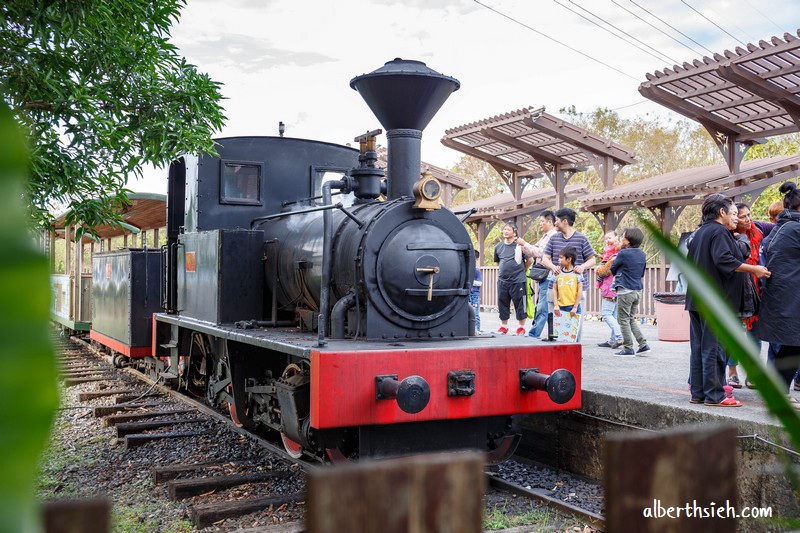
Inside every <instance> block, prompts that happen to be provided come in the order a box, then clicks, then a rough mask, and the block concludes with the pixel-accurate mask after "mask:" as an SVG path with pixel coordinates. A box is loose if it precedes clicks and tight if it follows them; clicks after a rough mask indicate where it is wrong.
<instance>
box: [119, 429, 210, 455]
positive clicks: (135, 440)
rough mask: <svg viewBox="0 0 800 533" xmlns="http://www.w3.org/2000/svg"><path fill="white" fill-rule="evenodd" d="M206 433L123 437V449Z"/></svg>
mask: <svg viewBox="0 0 800 533" xmlns="http://www.w3.org/2000/svg"><path fill="white" fill-rule="evenodd" d="M207 433H208V432H207V431H174V432H171V433H135V434H132V435H125V449H126V450H130V449H131V448H136V447H138V446H141V445H142V444H146V443H148V442H150V441H154V440H163V439H182V438H186V437H196V436H198V435H205V434H207Z"/></svg>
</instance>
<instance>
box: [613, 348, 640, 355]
mask: <svg viewBox="0 0 800 533" xmlns="http://www.w3.org/2000/svg"><path fill="white" fill-rule="evenodd" d="M614 357H636V352H634V351H633V350H626V349H625V348H623V349H622V350H620V351H618V352H614Z"/></svg>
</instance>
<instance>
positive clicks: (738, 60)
mask: <svg viewBox="0 0 800 533" xmlns="http://www.w3.org/2000/svg"><path fill="white" fill-rule="evenodd" d="M797 35H798V36H800V30H798V32H797ZM799 72H800V39H798V37H797V36H795V35H792V34H789V33H786V34H784V36H783V38H782V39H781V38H779V37H773V38H772V39H771V40H770V42H766V41H759V43H758V45H755V44H748V45H747V48H746V49H745V48H736V50H735V51H733V52H731V51H729V50H726V51H725V52H724V54H714V57H713V58H709V57H704V58H703V60H702V61H700V60H695V61H693V62H692V63H691V64H690V63H683V65H675V66H673V67H672V68H671V69H669V68H666V69H664V70H663V71H656V72H654V73H652V74H647V81H646V82H644V83H642V84H641V85H640V87H639V92H640V93H641V94H642V95H644V96H646V97H647V98H650V99H651V100H654V101H655V102H658V103H660V104H662V105H664V106H665V107H668V108H669V109H672V110H673V111H675V112H677V113H680V114H682V115H684V116H686V117H689V118H691V119H694V120H697V121H698V122H700V123H702V124H703V125H704V126H705V127H706V128H707V129H709V131H710V132H711V133H712V137H719V136H731V137H733V138H734V139H735V140H736V141H740V142H742V141H755V140H757V139H759V138H761V137H769V136H772V135H782V134H786V133H791V132H795V131H798V129H800V75H798V73H799ZM715 140H716V141H719V140H721V139H717V138H715Z"/></svg>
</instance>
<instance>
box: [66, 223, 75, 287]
mask: <svg viewBox="0 0 800 533" xmlns="http://www.w3.org/2000/svg"><path fill="white" fill-rule="evenodd" d="M72 230H73V227H72V225H71V224H68V225H67V226H65V227H64V243H65V244H64V274H66V275H67V276H69V275H70V269H71V268H72Z"/></svg>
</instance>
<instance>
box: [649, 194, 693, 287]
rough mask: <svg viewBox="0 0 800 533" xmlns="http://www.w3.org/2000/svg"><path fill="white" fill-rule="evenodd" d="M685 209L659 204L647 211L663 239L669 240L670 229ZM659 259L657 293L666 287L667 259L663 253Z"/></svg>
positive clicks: (680, 206)
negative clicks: (653, 218)
mask: <svg viewBox="0 0 800 533" xmlns="http://www.w3.org/2000/svg"><path fill="white" fill-rule="evenodd" d="M685 208H686V206H685V205H675V206H671V205H668V204H661V205H656V206H652V207H648V210H649V211H650V213H652V214H653V216H654V217H655V219H656V222H658V227H659V229H660V230H661V233H662V234H663V235H664V236H665V237H667V238H669V234H670V233H671V232H672V228H673V227H674V226H675V223H676V222H677V221H678V217H680V216H681V213H683V210H684V209H685ZM659 259H660V261H659V268H658V276H656V289H657V290H658V291H659V292H662V291H664V290H666V287H667V257H666V255H664V252H660V253H659Z"/></svg>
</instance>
